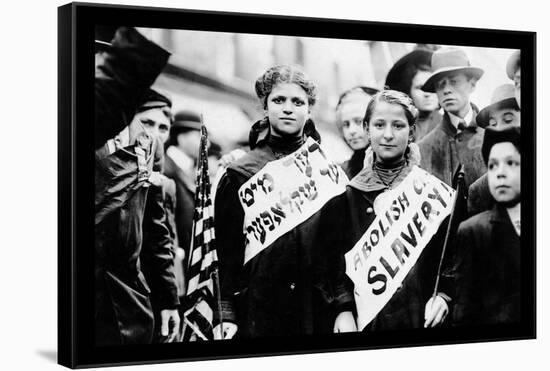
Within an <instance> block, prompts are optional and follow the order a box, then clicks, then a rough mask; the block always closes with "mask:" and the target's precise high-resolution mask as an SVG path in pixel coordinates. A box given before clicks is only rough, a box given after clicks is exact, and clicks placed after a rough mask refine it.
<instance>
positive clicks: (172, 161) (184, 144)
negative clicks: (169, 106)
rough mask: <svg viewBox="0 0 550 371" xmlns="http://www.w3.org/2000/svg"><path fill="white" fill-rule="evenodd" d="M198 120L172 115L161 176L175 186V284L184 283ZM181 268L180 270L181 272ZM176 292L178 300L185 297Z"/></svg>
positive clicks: (194, 116)
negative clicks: (178, 296) (176, 243)
mask: <svg viewBox="0 0 550 371" xmlns="http://www.w3.org/2000/svg"><path fill="white" fill-rule="evenodd" d="M200 127H201V118H200V116H199V114H198V113H197V112H194V111H191V110H182V111H179V112H177V113H176V114H175V115H174V120H173V122H172V126H171V127H170V133H169V137H168V141H167V142H166V144H165V147H166V161H165V166H164V175H166V176H167V177H168V178H170V179H172V180H174V182H175V183H176V208H175V218H174V219H175V222H176V236H177V239H178V243H179V248H180V250H178V252H177V254H176V256H177V257H178V260H179V262H176V264H177V265H178V268H177V269H178V274H182V275H183V277H178V282H183V283H185V282H186V281H185V279H186V277H187V276H186V273H187V260H188V258H189V248H190V245H191V238H192V236H191V233H192V228H193V213H194V210H195V178H196V171H195V169H196V164H197V158H198V155H199V146H200ZM180 268H181V270H180ZM185 291H186V290H185V288H184V289H183V292H181V291H180V292H179V293H178V294H179V295H180V298H182V297H183V296H184V295H185Z"/></svg>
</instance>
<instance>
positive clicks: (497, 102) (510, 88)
mask: <svg viewBox="0 0 550 371" xmlns="http://www.w3.org/2000/svg"><path fill="white" fill-rule="evenodd" d="M514 93H515V92H514V85H512V84H503V85H500V86H499V87H497V88H496V89H495V91H494V92H493V96H492V97H491V104H489V105H488V106H487V107H485V108H483V109H482V110H481V111H479V113H478V114H477V116H476V123H477V125H478V126H479V127H482V128H485V127H486V126H488V125H489V115H490V113H491V112H492V111H494V110H498V109H501V108H511V109H513V110H516V111H519V106H518V102H517V101H516V97H515V94H514Z"/></svg>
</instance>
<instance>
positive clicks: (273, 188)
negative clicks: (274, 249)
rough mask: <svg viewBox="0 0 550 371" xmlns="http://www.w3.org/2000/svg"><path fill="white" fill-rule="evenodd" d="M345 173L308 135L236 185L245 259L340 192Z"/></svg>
mask: <svg viewBox="0 0 550 371" xmlns="http://www.w3.org/2000/svg"><path fill="white" fill-rule="evenodd" d="M347 183H348V178H347V177H346V174H345V173H344V171H343V170H342V169H341V168H340V167H339V166H338V165H335V164H334V163H333V162H332V161H330V160H329V159H328V158H327V157H326V156H325V154H324V152H323V151H322V149H321V147H320V145H319V144H318V143H317V142H316V141H314V140H313V139H311V138H308V139H307V141H306V143H304V145H303V146H301V147H300V148H299V149H298V150H297V151H295V152H293V153H291V154H290V155H288V156H286V157H283V158H281V159H279V160H276V161H272V162H269V163H268V164H267V165H266V166H264V167H263V168H262V170H260V171H259V172H258V173H256V174H255V175H254V176H253V177H252V178H250V179H249V180H248V181H247V182H246V183H245V184H243V185H242V186H241V188H239V199H240V201H241V205H242V207H243V209H244V215H245V217H244V225H243V233H244V234H245V239H246V250H245V257H244V263H243V264H246V262H248V261H249V260H250V259H252V258H253V257H254V256H256V254H258V253H259V252H260V251H262V250H263V249H265V248H266V247H267V246H269V245H271V244H272V243H273V242H274V241H275V240H277V239H278V238H279V237H281V236H282V235H283V234H285V233H286V232H288V231H290V230H291V229H293V228H294V227H296V226H298V225H299V224H301V223H302V222H304V221H305V220H307V219H308V218H309V217H311V216H312V215H313V214H315V213H316V212H317V211H319V210H320V209H321V207H322V206H323V205H324V204H325V203H326V202H327V201H328V200H330V199H331V198H333V197H334V196H337V195H339V194H341V193H343V192H344V191H345V189H346V188H345V186H346V184H347Z"/></svg>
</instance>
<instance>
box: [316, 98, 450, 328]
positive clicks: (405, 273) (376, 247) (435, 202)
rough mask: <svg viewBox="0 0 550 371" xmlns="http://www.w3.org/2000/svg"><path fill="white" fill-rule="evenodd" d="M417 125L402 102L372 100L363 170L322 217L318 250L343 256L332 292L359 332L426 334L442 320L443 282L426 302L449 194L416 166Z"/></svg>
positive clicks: (414, 111) (415, 112)
mask: <svg viewBox="0 0 550 371" xmlns="http://www.w3.org/2000/svg"><path fill="white" fill-rule="evenodd" d="M417 117H418V110H417V109H416V107H415V106H414V105H413V102H412V100H411V99H410V98H409V97H408V96H407V95H406V94H404V93H401V92H398V91H394V90H384V91H381V92H379V93H377V94H376V95H375V96H374V97H373V99H372V101H371V102H370V103H369V105H368V107H367V110H366V114H365V118H364V125H366V132H367V136H368V139H369V141H370V147H369V149H368V150H367V154H366V158H365V167H364V168H363V170H361V172H359V174H357V175H356V176H355V177H354V178H353V179H352V180H351V182H350V183H349V185H348V186H347V189H346V192H345V193H344V194H343V195H341V196H338V197H336V198H334V199H332V200H331V201H329V203H328V204H327V205H326V207H325V208H324V209H323V212H322V214H323V216H322V223H323V224H324V226H323V227H322V230H324V231H327V230H328V231H329V232H328V233H326V234H323V235H320V236H319V237H320V240H319V243H320V244H322V243H324V244H329V245H332V246H338V247H340V248H342V251H341V252H340V256H341V259H340V264H339V267H337V268H335V269H337V271H338V273H337V278H336V282H335V284H334V286H335V287H338V288H340V289H342V288H347V292H348V294H349V295H353V296H354V298H355V308H356V311H357V313H356V314H357V327H358V330H365V331H379V330H392V329H409V328H421V327H431V326H436V325H439V324H440V323H442V321H443V320H444V318H445V316H446V314H447V313H448V305H447V301H448V300H450V299H449V296H448V295H447V294H445V293H444V292H448V290H446V288H447V287H448V286H447V285H448V284H449V283H450V282H449V280H447V279H445V278H444V277H443V278H442V279H441V281H440V286H439V287H440V288H441V289H442V291H443V292H439V293H438V295H435V296H434V297H433V298H431V296H432V292H433V288H434V284H435V281H436V276H437V271H438V264H439V259H440V256H441V251H442V246H443V238H444V233H445V228H443V227H442V226H441V223H442V222H443V221H444V220H445V219H446V217H447V216H448V215H449V214H450V211H451V209H452V204H453V202H452V199H453V195H454V193H453V192H454V191H453V190H452V189H451V188H450V187H448V186H447V185H445V184H442V183H441V182H440V181H439V180H437V179H436V178H435V177H433V176H432V175H430V174H428V173H427V172H425V171H424V170H422V169H420V168H419V167H418V166H417V165H418V164H419V162H420V158H419V151H418V147H416V145H415V144H414V143H413V141H414V132H415V123H416V120H417ZM447 219H448V218H447ZM440 227H441V228H440ZM438 231H441V232H438ZM344 258H345V259H344ZM344 260H345V262H344Z"/></svg>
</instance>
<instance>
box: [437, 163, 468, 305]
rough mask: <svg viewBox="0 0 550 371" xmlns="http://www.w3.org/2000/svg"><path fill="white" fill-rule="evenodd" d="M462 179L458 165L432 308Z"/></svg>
mask: <svg viewBox="0 0 550 371" xmlns="http://www.w3.org/2000/svg"><path fill="white" fill-rule="evenodd" d="M463 179H464V165H462V164H459V165H458V169H457V171H456V180H457V182H456V184H457V185H456V192H455V194H454V196H453V209H452V211H451V216H450V217H449V223H448V224H447V231H446V233H445V242H444V243H443V249H442V251H441V258H440V259H439V266H438V268H437V276H436V279H435V287H434V291H433V294H432V306H433V303H434V300H435V297H436V296H437V289H438V287H439V277H440V276H441V269H442V267H443V259H444V258H445V252H446V250H447V244H448V243H449V236H450V235H451V227H452V223H453V219H454V216H455V210H456V200H457V199H458V195H459V194H460V193H461V191H462V189H461V188H462V184H463V181H462V180H463Z"/></svg>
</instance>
